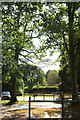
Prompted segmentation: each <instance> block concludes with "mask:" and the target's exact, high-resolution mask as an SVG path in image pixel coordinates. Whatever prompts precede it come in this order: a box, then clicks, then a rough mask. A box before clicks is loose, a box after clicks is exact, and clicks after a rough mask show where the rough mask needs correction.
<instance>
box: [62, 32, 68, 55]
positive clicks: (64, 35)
mask: <svg viewBox="0 0 80 120" xmlns="http://www.w3.org/2000/svg"><path fill="white" fill-rule="evenodd" d="M63 40H64V44H65V47H66V50H67V52H68V53H69V50H68V45H67V43H66V40H65V35H64V32H63Z"/></svg>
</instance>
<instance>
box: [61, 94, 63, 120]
mask: <svg viewBox="0 0 80 120" xmlns="http://www.w3.org/2000/svg"><path fill="white" fill-rule="evenodd" d="M61 99H62V120H63V119H64V95H63V93H62V94H61Z"/></svg>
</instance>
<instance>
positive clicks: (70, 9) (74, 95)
mask: <svg viewBox="0 0 80 120" xmlns="http://www.w3.org/2000/svg"><path fill="white" fill-rule="evenodd" d="M74 13H75V3H68V16H69V61H70V70H71V79H72V99H73V100H78V86H77V69H76V62H77V60H76V58H77V56H76V55H75V45H74V41H75V40H74V28H73V23H74Z"/></svg>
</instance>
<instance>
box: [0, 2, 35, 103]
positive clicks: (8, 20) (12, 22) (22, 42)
mask: <svg viewBox="0 0 80 120" xmlns="http://www.w3.org/2000/svg"><path fill="white" fill-rule="evenodd" d="M36 11H37V5H36V3H26V2H24V3H22V2H15V3H13V2H3V3H2V22H3V24H2V37H3V42H2V48H3V66H5V67H4V68H7V69H5V72H4V71H3V78H4V76H6V80H7V81H8V80H9V79H10V80H11V86H12V91H11V103H14V102H15V101H17V98H16V83H17V79H18V77H19V76H21V73H20V70H19V64H20V63H23V62H24V60H22V59H21V56H22V57H24V59H25V60H26V61H31V62H32V60H31V58H32V56H33V57H34V55H36V53H35V46H34V45H33V42H32V34H33V30H34V26H33V23H34V22H33V21H34V20H35V19H34V18H35V13H36ZM36 56H37V55H36ZM6 70H8V71H6ZM8 78H9V79H8ZM3 81H4V79H3Z"/></svg>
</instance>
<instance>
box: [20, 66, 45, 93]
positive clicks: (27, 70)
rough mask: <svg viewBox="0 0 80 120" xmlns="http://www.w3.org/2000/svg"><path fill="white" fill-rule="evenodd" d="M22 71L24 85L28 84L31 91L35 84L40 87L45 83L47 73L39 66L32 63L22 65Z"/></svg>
mask: <svg viewBox="0 0 80 120" xmlns="http://www.w3.org/2000/svg"><path fill="white" fill-rule="evenodd" d="M21 71H22V73H23V80H24V86H27V87H28V90H29V91H32V88H33V87H34V86H36V87H37V88H38V87H39V86H40V85H43V81H45V75H44V72H43V71H42V70H41V69H40V68H38V67H37V66H35V65H30V64H25V65H21Z"/></svg>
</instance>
